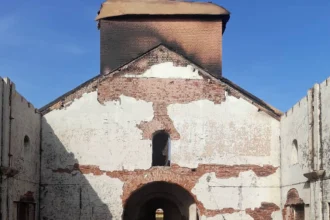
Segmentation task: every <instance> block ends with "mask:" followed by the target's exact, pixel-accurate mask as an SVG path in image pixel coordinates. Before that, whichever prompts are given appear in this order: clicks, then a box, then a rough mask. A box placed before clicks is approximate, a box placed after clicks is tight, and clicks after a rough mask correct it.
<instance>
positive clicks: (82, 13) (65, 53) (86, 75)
mask: <svg viewBox="0 0 330 220" xmlns="http://www.w3.org/2000/svg"><path fill="white" fill-rule="evenodd" d="M101 2H102V1H101V0H79V1H78V0H69V1H68V0H65V1H64V0H52V1H41V0H38V1H37V0H29V1H26V0H18V1H7V0H0V75H1V76H2V77H5V76H8V77H10V78H11V79H12V80H13V81H14V82H15V84H16V88H17V89H18V91H19V92H20V93H21V94H23V95H24V96H25V97H26V98H27V99H28V100H29V101H30V102H32V103H33V104H34V105H35V107H38V108H39V107H42V106H43V105H45V104H47V103H49V102H50V101H52V100H53V99H55V98H57V97H58V96H60V95H62V94H64V93H65V92H67V91H69V90H71V89H73V88H75V87H76V86H78V85H79V84H81V83H83V82H84V81H86V80H88V79H90V78H91V77H93V76H95V75H97V74H98V73H99V60H100V57H99V47H100V46H99V31H98V30H97V27H96V22H95V21H94V18H95V16H96V13H97V11H98V9H99V7H100V4H101ZM214 2H215V3H217V4H220V5H222V6H224V7H225V8H227V9H228V10H229V11H230V12H231V19H230V21H229V23H228V26H227V29H226V32H225V34H224V39H223V75H224V76H225V77H226V78H228V79H230V80H232V81H233V82H234V83H236V84H238V85H239V86H241V87H242V88H244V89H246V90H248V91H249V92H251V93H252V94H254V95H256V96H257V97H259V98H261V99H263V100H264V101H266V102H268V103H269V104H271V105H273V106H274V107H276V108H278V109H280V110H282V111H286V110H288V109H289V108H291V106H293V105H294V104H295V103H296V102H298V101H299V100H300V99H301V98H302V97H303V96H305V95H306V93H307V90H308V89H309V88H311V87H312V86H313V84H314V83H317V82H322V81H324V80H325V79H326V78H327V77H329V76H330V1H329V0H277V1H270V0H221V1H220V0H217V1H214Z"/></svg>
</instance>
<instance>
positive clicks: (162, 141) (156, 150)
mask: <svg viewBox="0 0 330 220" xmlns="http://www.w3.org/2000/svg"><path fill="white" fill-rule="evenodd" d="M170 163H171V139H170V135H169V134H168V133H167V132H165V131H157V132H156V133H155V134H154V136H153V138H152V166H170Z"/></svg>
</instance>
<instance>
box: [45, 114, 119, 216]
mask: <svg viewBox="0 0 330 220" xmlns="http://www.w3.org/2000/svg"><path fill="white" fill-rule="evenodd" d="M42 120H43V121H42V126H43V127H42V153H41V188H40V198H41V201H40V219H42V220H59V219H61V220H71V219H74V220H83V219H88V220H91V219H95V220H111V219H120V217H117V216H113V215H112V213H111V211H110V209H111V208H113V209H116V207H114V206H117V207H118V209H120V208H121V207H122V204H121V200H120V194H121V191H120V190H121V189H122V185H120V184H121V183H120V182H118V181H117V180H114V179H111V178H110V177H108V176H101V175H98V176H97V175H93V174H86V175H84V174H82V172H81V171H80V169H79V161H78V160H77V159H76V158H75V155H74V154H73V153H70V152H68V151H67V150H66V148H65V147H64V145H63V143H61V141H60V140H59V138H58V137H57V135H56V134H55V132H54V131H53V129H52V128H51V127H50V126H49V124H48V123H47V121H46V119H45V118H43V119H42ZM65 140H69V141H70V137H69V136H66V139H65ZM68 143H69V142H68ZM108 184H109V185H108ZM111 184H116V186H118V190H117V192H115V193H114V192H111V191H110V189H111V188H112V187H113V185H111ZM114 188H116V187H114ZM119 193H120V194H119ZM117 194H118V195H117ZM101 196H102V198H101ZM115 197H116V198H118V199H119V201H118V199H114V198H115ZM118 212H119V214H121V210H118Z"/></svg>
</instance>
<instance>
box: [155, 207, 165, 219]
mask: <svg viewBox="0 0 330 220" xmlns="http://www.w3.org/2000/svg"><path fill="white" fill-rule="evenodd" d="M155 218H156V220H164V211H163V209H157V210H156V213H155Z"/></svg>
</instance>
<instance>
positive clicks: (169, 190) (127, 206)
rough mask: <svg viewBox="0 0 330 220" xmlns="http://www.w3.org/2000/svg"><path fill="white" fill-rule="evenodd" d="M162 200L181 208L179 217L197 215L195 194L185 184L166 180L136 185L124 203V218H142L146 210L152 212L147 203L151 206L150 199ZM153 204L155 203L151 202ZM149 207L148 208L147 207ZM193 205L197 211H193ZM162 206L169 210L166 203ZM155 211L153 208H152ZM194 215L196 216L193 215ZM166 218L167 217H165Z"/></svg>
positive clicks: (186, 219) (128, 219) (185, 219)
mask: <svg viewBox="0 0 330 220" xmlns="http://www.w3.org/2000/svg"><path fill="white" fill-rule="evenodd" d="M153 200H154V201H155V202H157V201H160V200H162V201H163V202H161V203H163V204H172V208H173V206H174V207H175V208H176V209H177V210H179V213H180V217H179V218H178V216H177V217H176V218H177V219H180V220H181V219H184V220H189V219H195V217H196V215H197V211H196V201H195V198H194V196H193V195H192V194H191V193H190V192H189V191H188V190H187V189H185V188H184V187H183V186H181V185H179V184H176V183H173V182H166V181H151V182H148V183H145V184H143V185H140V186H137V187H135V189H133V190H131V193H130V194H129V196H128V198H127V199H126V200H125V201H124V203H123V208H124V211H123V216H122V219H123V220H130V219H131V218H132V216H133V218H136V217H138V218H140V217H141V216H145V214H146V210H147V212H148V213H150V209H148V207H147V206H146V205H149V206H150V201H153ZM151 205H153V204H151ZM146 207H147V208H146ZM191 207H193V208H194V210H195V211H192V209H191ZM157 208H162V209H163V210H164V211H167V210H166V209H167V208H168V207H166V205H165V206H164V207H157ZM151 211H152V212H153V210H151ZM193 216H194V217H193ZM165 219H166V218H165Z"/></svg>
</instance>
